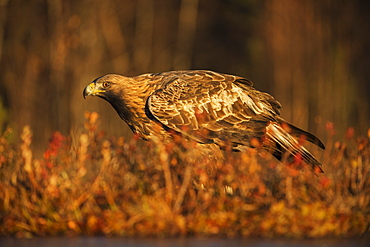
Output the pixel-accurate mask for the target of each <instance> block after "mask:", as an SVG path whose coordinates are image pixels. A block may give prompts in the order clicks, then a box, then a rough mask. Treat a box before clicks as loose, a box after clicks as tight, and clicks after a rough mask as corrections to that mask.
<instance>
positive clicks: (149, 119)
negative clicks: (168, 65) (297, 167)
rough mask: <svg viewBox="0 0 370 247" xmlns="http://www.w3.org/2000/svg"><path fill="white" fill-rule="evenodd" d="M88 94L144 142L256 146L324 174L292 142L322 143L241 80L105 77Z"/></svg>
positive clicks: (189, 73)
mask: <svg viewBox="0 0 370 247" xmlns="http://www.w3.org/2000/svg"><path fill="white" fill-rule="evenodd" d="M89 95H93V96H98V97H101V98H103V99H105V100H106V101H108V102H109V103H110V104H111V105H112V106H113V107H114V109H115V110H116V111H117V113H118V115H119V116H120V117H121V118H122V119H123V120H124V121H125V122H126V123H127V124H128V126H130V128H131V130H132V131H133V132H134V133H136V134H138V135H139V136H140V137H141V138H143V139H145V140H148V139H151V138H152V137H159V138H160V139H162V140H164V139H169V138H171V135H172V133H177V134H181V135H182V136H185V137H186V138H190V139H192V140H195V141H196V142H198V143H201V144H217V145H218V146H220V147H221V148H224V147H226V146H227V145H231V147H232V148H233V150H236V151H237V150H243V149H245V148H246V147H255V146H256V143H260V144H261V145H262V147H263V148H265V149H266V150H267V151H269V152H270V153H272V155H273V156H275V157H276V158H277V159H279V160H282V159H283V157H285V158H286V155H285V154H288V156H287V157H288V158H289V157H290V158H291V160H295V161H296V160H301V161H304V162H305V163H307V164H310V165H312V167H314V168H315V167H316V168H317V169H318V171H319V172H322V169H321V164H320V162H318V161H317V160H316V158H315V157H314V156H313V155H312V154H311V153H309V152H308V151H307V150H306V149H305V148H304V147H302V145H301V144H300V143H299V142H298V141H297V140H296V138H297V137H298V138H299V137H304V138H305V139H306V140H308V141H310V142H312V143H314V144H316V145H317V146H319V147H320V148H322V149H324V148H325V147H324V145H323V143H322V142H321V141H320V140H319V139H318V138H317V137H316V136H314V135H312V134H310V133H308V132H306V131H303V130H301V129H299V128H297V127H295V126H293V125H291V124H289V123H287V122H286V121H285V120H284V119H283V118H281V117H280V116H279V115H280V108H281V104H280V103H279V102H278V101H277V100H275V99H274V98H273V97H272V96H271V95H269V94H267V93H263V92H260V91H258V90H256V89H255V88H253V83H252V82H251V81H249V80H247V79H245V78H243V77H239V76H234V75H228V74H221V73H217V72H213V71H206V70H183V71H169V72H163V73H151V74H143V75H139V76H134V77H125V76H122V75H117V74H108V75H104V76H102V77H99V78H96V79H95V80H94V81H93V82H92V83H90V84H89V85H88V86H86V87H85V89H84V91H83V96H84V97H86V96H89ZM256 140H258V141H256ZM297 157H298V158H297Z"/></svg>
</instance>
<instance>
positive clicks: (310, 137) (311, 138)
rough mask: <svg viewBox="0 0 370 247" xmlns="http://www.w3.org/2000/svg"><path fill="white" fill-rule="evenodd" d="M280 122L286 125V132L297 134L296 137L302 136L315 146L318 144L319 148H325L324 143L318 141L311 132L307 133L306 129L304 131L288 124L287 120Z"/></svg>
mask: <svg viewBox="0 0 370 247" xmlns="http://www.w3.org/2000/svg"><path fill="white" fill-rule="evenodd" d="M280 124H281V125H283V126H284V125H285V126H287V127H288V133H289V134H291V135H294V136H297V137H301V136H303V137H304V138H305V139H306V140H307V141H309V142H311V143H313V144H315V145H316V146H318V147H319V148H321V149H325V145H324V144H323V143H322V142H321V141H320V139H319V138H317V137H316V136H314V135H313V134H311V133H308V132H307V131H304V130H302V129H300V128H298V127H296V126H294V125H292V124H289V123H287V122H281V123H280Z"/></svg>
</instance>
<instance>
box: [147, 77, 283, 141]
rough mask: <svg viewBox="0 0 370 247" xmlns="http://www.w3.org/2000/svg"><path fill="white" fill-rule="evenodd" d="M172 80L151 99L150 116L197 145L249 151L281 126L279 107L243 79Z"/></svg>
mask: <svg viewBox="0 0 370 247" xmlns="http://www.w3.org/2000/svg"><path fill="white" fill-rule="evenodd" d="M167 78H171V79H169V80H166V82H165V83H164V84H162V87H161V88H160V89H158V90H156V91H155V92H154V93H153V94H152V95H151V96H150V97H149V98H148V100H147V109H148V110H149V114H150V115H151V117H154V118H155V119H156V120H157V121H159V122H161V123H162V124H163V125H165V126H166V127H167V128H170V129H173V130H175V131H176V132H180V133H182V134H183V135H186V136H189V137H190V138H192V139H194V140H196V141H198V142H201V143H217V144H218V145H220V146H224V144H225V143H226V142H228V143H232V144H233V145H234V146H237V145H239V144H241V145H246V146H249V145H250V141H251V139H252V138H261V137H263V136H264V134H265V132H266V126H267V125H268V124H269V123H270V122H271V121H273V122H276V121H277V119H276V117H277V115H279V108H280V107H281V105H280V103H279V102H278V101H276V100H275V99H274V98H273V97H272V96H271V95H269V94H266V93H262V92H259V91H257V90H255V89H254V88H253V87H252V85H253V84H252V82H251V81H249V80H247V79H244V78H242V77H238V76H232V75H226V74H220V73H216V72H212V71H183V72H182V73H178V72H177V73H176V74H174V75H173V76H172V77H171V76H169V75H167Z"/></svg>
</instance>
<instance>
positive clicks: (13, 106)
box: [0, 0, 370, 153]
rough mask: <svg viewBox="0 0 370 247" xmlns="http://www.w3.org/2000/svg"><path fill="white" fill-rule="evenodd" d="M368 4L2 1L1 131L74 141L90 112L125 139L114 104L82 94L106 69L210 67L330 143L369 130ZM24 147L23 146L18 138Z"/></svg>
mask: <svg viewBox="0 0 370 247" xmlns="http://www.w3.org/2000/svg"><path fill="white" fill-rule="evenodd" d="M369 13H370V2H369V1H360V0H355V1H346V0H325V1H322V0H311V1H297V0H283V1H282V0H280V1H279V0H260V1H259V0H229V1H226V0H156V1H154V0H135V1H134V0H121V1H119V0H80V1H73V0H64V1H62V0H33V1H23V0H0V71H1V72H0V128H1V131H4V129H5V128H6V127H7V126H11V127H12V128H13V129H14V130H15V133H16V135H15V136H16V137H17V136H18V134H19V132H20V130H21V128H22V127H23V126H24V125H30V126H31V128H32V130H33V132H34V138H33V145H34V146H33V148H34V149H35V151H36V152H37V153H40V152H42V151H43V150H44V149H45V147H46V142H47V139H48V138H49V137H50V135H51V133H52V132H54V131H56V130H59V131H61V132H62V133H63V134H67V135H68V134H71V135H72V136H73V135H74V134H75V133H77V132H78V131H79V129H80V128H81V127H82V125H83V122H84V112H85V111H97V112H98V113H99V114H100V116H101V117H102V119H101V126H102V128H104V129H105V130H106V131H107V132H108V134H109V135H129V133H130V131H129V130H128V128H127V126H126V124H125V123H124V122H122V121H121V120H120V119H119V117H118V115H116V113H115V112H114V110H113V108H112V107H111V106H110V105H109V104H108V103H106V102H104V101H103V100H101V99H98V98H88V99H87V100H84V99H83V97H82V90H83V88H84V87H85V86H86V85H87V84H88V83H89V82H91V81H92V80H93V79H94V78H96V77H98V76H101V75H103V74H106V73H119V74H124V75H137V74H142V73H147V72H162V71H168V70H179V69H209V70H215V71H218V72H223V73H229V74H236V75H240V76H244V77H246V78H248V79H250V80H252V81H253V82H254V83H255V87H256V88H257V89H259V90H262V91H266V92H268V93H271V94H273V95H274V97H275V98H276V99H278V100H279V101H280V102H281V103H282V104H283V110H282V116H283V117H284V118H285V119H286V120H288V121H290V122H292V123H293V124H296V125H298V126H300V127H302V128H303V129H306V130H309V131H312V132H313V133H315V134H317V135H318V136H319V137H321V138H323V139H325V134H324V133H325V124H326V122H327V121H330V122H333V123H334V124H335V125H336V128H337V131H338V133H339V134H338V138H342V136H341V134H340V133H344V132H343V131H344V130H345V129H346V128H348V127H354V128H355V130H356V133H365V132H366V131H367V129H368V127H369V122H370V121H369V118H370V117H369V112H370V107H369V105H370V104H369V103H370V99H369V96H368V95H369V92H370V45H369V44H370V17H369ZM15 139H16V138H15Z"/></svg>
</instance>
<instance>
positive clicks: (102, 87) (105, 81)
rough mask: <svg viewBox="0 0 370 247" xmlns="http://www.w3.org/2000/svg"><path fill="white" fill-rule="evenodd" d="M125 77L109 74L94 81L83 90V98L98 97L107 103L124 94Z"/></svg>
mask: <svg viewBox="0 0 370 247" xmlns="http://www.w3.org/2000/svg"><path fill="white" fill-rule="evenodd" d="M125 79H126V78H125V77H124V76H121V75H116V74H108V75H104V76H101V77H98V78H96V79H95V80H93V81H92V82H91V83H90V84H89V85H87V86H86V87H85V89H84V90H83V97H84V98H86V97H87V96H98V97H100V98H103V99H105V100H107V101H110V99H112V98H114V97H115V96H118V95H119V94H120V93H122V92H121V91H122V89H123V87H122V86H123V84H124V83H123V82H124V81H125Z"/></svg>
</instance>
